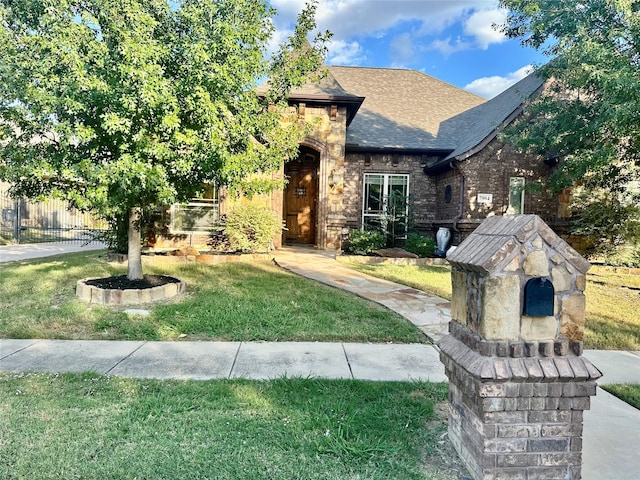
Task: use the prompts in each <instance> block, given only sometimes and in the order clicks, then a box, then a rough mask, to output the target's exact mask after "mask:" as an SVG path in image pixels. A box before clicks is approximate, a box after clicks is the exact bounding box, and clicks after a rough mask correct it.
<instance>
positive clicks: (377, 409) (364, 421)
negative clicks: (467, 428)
mask: <svg viewBox="0 0 640 480" xmlns="http://www.w3.org/2000/svg"><path fill="white" fill-rule="evenodd" d="M0 397H1V398H3V401H2V402H0V478H3V479H6V480H13V479H26V478H28V479H30V480H44V479H61V478H64V479H83V480H102V479H132V478H138V479H182V480H186V479H203V478H210V479H220V480H222V479H225V480H226V479H270V480H279V479H280V480H290V479H305V480H311V479H318V480H320V479H322V480H328V479H335V480H343V479H358V478H361V479H364V478H366V479H372V480H375V479H380V480H382V479H403V480H411V479H416V480H418V479H422V480H424V479H432V480H457V479H458V478H461V475H464V474H465V472H464V470H461V468H460V467H459V462H458V461H457V460H456V458H455V454H452V452H451V451H450V450H449V449H450V448H451V447H450V446H448V445H445V442H443V441H442V439H443V434H444V433H445V431H446V426H445V423H444V421H443V405H444V404H443V402H445V401H446V398H447V386H446V384H443V383H439V384H428V383H399V382H392V383H384V382H380V383H375V382H358V381H330V380H316V379H279V380H272V381H269V382H253V381H243V380H233V381H225V380H218V381H210V382H179V381H163V382H161V381H154V380H131V379H124V378H116V377H104V376H97V375H93V374H85V375H51V374H21V375H14V376H12V375H1V374H0ZM452 462H453V463H452Z"/></svg>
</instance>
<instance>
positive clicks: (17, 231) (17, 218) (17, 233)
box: [13, 199, 21, 243]
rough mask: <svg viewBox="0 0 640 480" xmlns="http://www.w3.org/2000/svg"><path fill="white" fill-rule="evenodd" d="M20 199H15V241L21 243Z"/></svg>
mask: <svg viewBox="0 0 640 480" xmlns="http://www.w3.org/2000/svg"><path fill="white" fill-rule="evenodd" d="M20 223H21V218H20V200H18V199H15V200H14V201H13V241H14V243H20Z"/></svg>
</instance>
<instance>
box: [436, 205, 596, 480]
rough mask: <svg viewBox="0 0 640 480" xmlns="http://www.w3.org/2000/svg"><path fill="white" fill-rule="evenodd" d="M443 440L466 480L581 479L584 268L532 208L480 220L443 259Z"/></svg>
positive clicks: (588, 371) (585, 394)
mask: <svg viewBox="0 0 640 480" xmlns="http://www.w3.org/2000/svg"><path fill="white" fill-rule="evenodd" d="M448 260H449V263H450V264H451V266H452V273H451V277H452V287H453V292H452V301H451V322H450V324H449V335H447V336H446V337H444V338H443V339H442V340H441V341H440V342H439V347H440V358H441V360H442V362H443V363H444V366H445V371H446V374H447V377H448V378H449V402H450V406H449V437H450V439H451V441H452V442H453V444H454V446H455V448H456V450H457V451H458V454H459V455H460V457H461V459H462V460H463V462H464V463H465V464H466V466H467V468H468V469H469V471H470V473H471V475H472V476H473V478H474V479H475V480H479V479H495V480H497V479H501V480H507V479H508V480H511V479H513V480H516V479H517V480H531V479H545V480H552V479H558V480H568V479H571V480H576V479H579V478H581V464H582V415H583V411H584V410H588V409H589V405H590V396H592V395H595V393H596V382H595V380H596V379H597V378H599V377H600V376H601V373H600V371H599V370H598V369H597V368H595V367H594V366H593V365H592V364H591V362H589V360H587V359H586V358H584V357H583V356H582V337H583V332H584V320H585V296H584V289H585V285H586V272H587V270H588V269H589V267H590V266H591V265H590V264H589V262H587V261H586V260H584V259H583V258H582V257H581V256H580V255H579V254H578V253H577V252H576V251H575V250H573V249H572V248H571V247H570V246H569V245H568V244H567V243H566V242H565V241H564V240H562V239H561V238H560V237H558V236H557V235H556V234H555V233H554V232H553V231H552V230H551V228H549V226H547V225H546V224H545V223H544V222H543V221H542V220H541V219H540V218H539V217H537V216H536V215H517V216H504V217H497V216H496V217H490V218H488V219H487V220H485V221H484V222H483V223H482V224H481V225H480V227H478V228H477V229H476V230H475V231H474V232H473V233H472V234H471V235H470V236H469V237H468V238H467V239H465V241H464V242H462V244H460V246H459V247H458V248H457V249H456V250H455V251H453V252H452V253H451V254H450V255H449V257H448Z"/></svg>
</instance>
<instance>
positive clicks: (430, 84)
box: [328, 66, 485, 151]
mask: <svg viewBox="0 0 640 480" xmlns="http://www.w3.org/2000/svg"><path fill="white" fill-rule="evenodd" d="M328 69H329V72H330V73H331V74H332V75H333V77H334V78H335V79H336V80H337V82H338V83H339V84H340V85H341V86H342V88H344V89H345V90H346V91H348V92H350V93H351V94H355V95H357V96H359V97H364V102H363V104H362V107H361V108H360V110H359V112H358V115H357V116H356V118H355V119H354V120H353V122H352V124H351V126H350V127H349V129H348V130H347V144H349V145H350V146H357V147H360V148H390V149H424V150H449V151H450V150H453V149H454V148H455V147H456V136H457V133H458V132H456V131H447V132H444V133H445V134H443V132H441V124H442V123H443V122H444V121H446V120H447V119H450V118H452V117H454V116H456V115H459V114H460V113H462V112H464V111H467V110H469V109H470V108H473V107H476V106H477V105H480V104H482V103H483V102H485V99H483V98H481V97H479V96H477V95H475V94H473V93H470V92H467V91H465V90H462V89H460V88H458V87H455V86H453V85H450V84H448V83H445V82H443V81H441V80H438V79H436V78H434V77H431V76H429V75H425V74H424V73H421V72H418V71H415V70H402V69H390V68H366V67H336V66H332V67H328Z"/></svg>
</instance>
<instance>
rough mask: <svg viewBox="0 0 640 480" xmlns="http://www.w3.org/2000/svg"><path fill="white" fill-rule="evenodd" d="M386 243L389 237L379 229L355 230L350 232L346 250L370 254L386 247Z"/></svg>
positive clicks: (359, 253)
mask: <svg viewBox="0 0 640 480" xmlns="http://www.w3.org/2000/svg"><path fill="white" fill-rule="evenodd" d="M386 244H387V238H386V237H385V235H383V234H382V233H380V232H378V231H375V230H372V231H361V230H353V231H352V232H351V233H350V234H349V240H348V241H347V248H346V251H347V252H348V253H353V254H354V255H369V254H370V253H371V252H373V251H374V250H378V249H380V248H383V247H385V246H386Z"/></svg>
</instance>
